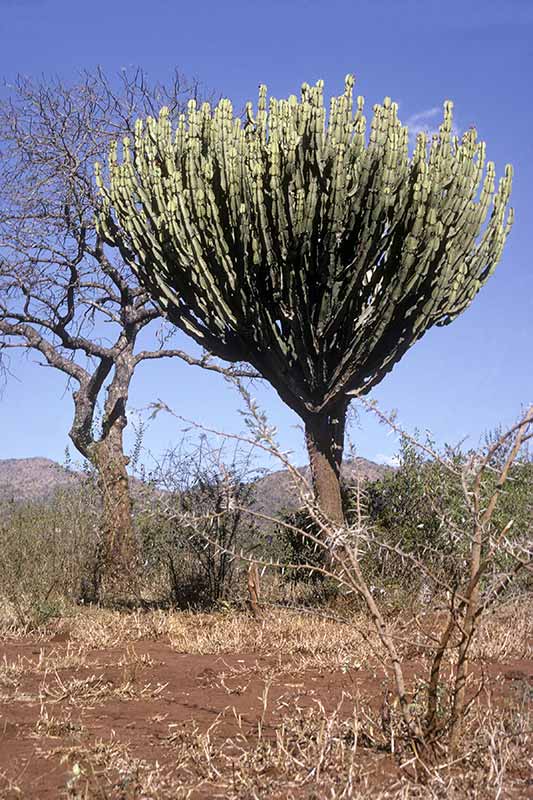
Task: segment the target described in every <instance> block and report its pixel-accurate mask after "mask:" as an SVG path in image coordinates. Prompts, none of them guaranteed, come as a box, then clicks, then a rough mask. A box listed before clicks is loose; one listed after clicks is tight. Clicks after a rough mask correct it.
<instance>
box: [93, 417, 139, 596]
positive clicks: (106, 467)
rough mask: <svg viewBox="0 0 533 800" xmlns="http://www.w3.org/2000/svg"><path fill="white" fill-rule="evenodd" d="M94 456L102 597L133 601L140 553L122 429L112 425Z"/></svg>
mask: <svg viewBox="0 0 533 800" xmlns="http://www.w3.org/2000/svg"><path fill="white" fill-rule="evenodd" d="M91 455H92V459H91V460H92V462H93V464H94V466H95V468H96V470H97V472H98V483H99V487H100V491H101V495H102V525H101V535H102V545H101V552H100V554H99V573H100V575H99V577H100V594H101V596H102V597H103V598H106V599H120V600H127V599H131V598H132V597H133V596H134V595H135V594H136V589H137V580H136V576H137V556H138V553H137V545H136V540H135V531H134V527H133V519H132V506H131V496H130V490H129V482H128V473H127V470H126V466H127V464H128V460H129V459H128V458H127V456H125V455H124V450H123V442H122V428H121V427H120V426H118V425H116V426H112V427H111V428H110V429H109V430H108V432H107V434H106V435H105V437H104V438H102V439H101V440H100V441H98V442H95V444H94V445H93V446H92V448H91Z"/></svg>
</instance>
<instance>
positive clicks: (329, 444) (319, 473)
mask: <svg viewBox="0 0 533 800" xmlns="http://www.w3.org/2000/svg"><path fill="white" fill-rule="evenodd" d="M347 409H348V403H347V402H343V403H341V404H340V405H339V406H337V408H335V409H333V410H330V411H327V412H325V413H322V414H313V415H309V416H308V417H307V418H306V419H305V420H304V422H305V440H306V444H307V450H308V453H309V462H310V465H311V476H312V480H313V489H314V491H315V497H316V500H317V502H318V505H319V506H320V509H321V511H322V513H323V514H325V515H326V516H327V517H328V518H329V519H330V520H331V521H332V522H333V523H336V524H338V525H342V524H343V523H344V511H343V508H342V496H341V484H340V475H341V463H342V453H343V450H344V429H345V424H346V411H347Z"/></svg>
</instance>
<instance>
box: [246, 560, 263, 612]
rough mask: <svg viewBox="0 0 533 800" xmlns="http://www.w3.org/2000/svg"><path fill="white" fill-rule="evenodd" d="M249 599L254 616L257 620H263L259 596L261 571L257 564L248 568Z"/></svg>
mask: <svg viewBox="0 0 533 800" xmlns="http://www.w3.org/2000/svg"><path fill="white" fill-rule="evenodd" d="M247 585H248V598H249V605H250V610H251V612H252V614H253V615H254V617H255V619H261V617H262V616H263V614H262V611H261V606H260V603H259V601H260V594H259V570H258V569H257V564H250V566H249V568H248V584H247Z"/></svg>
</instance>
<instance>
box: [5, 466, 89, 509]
mask: <svg viewBox="0 0 533 800" xmlns="http://www.w3.org/2000/svg"><path fill="white" fill-rule="evenodd" d="M79 479H80V476H79V475H78V474H77V473H75V472H72V471H71V470H67V469H65V467H62V466H61V464H58V463H57V462H56V461H52V460H51V459H49V458H0V500H14V501H15V502H19V501H24V500H44V499H46V498H48V497H51V496H52V495H53V494H54V492H55V491H56V489H59V488H63V487H68V486H74V485H75V484H76V483H77V482H78V481H79Z"/></svg>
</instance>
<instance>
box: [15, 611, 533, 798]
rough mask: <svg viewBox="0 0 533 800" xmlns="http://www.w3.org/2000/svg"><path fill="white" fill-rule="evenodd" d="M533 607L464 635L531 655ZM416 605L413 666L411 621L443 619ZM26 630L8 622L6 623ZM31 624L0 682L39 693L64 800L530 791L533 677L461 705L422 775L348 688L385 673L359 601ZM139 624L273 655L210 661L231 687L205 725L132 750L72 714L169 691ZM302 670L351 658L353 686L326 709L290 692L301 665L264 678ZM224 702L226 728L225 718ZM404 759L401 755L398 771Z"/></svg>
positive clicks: (47, 748) (46, 742) (93, 614)
mask: <svg viewBox="0 0 533 800" xmlns="http://www.w3.org/2000/svg"><path fill="white" fill-rule="evenodd" d="M532 610H533V609H532V606H531V604H530V603H528V602H525V601H521V602H520V603H516V604H509V605H507V606H506V607H503V608H502V609H500V611H498V613H495V614H493V615H491V616H489V617H487V618H486V620H485V621H484V622H483V625H482V626H481V627H480V632H479V636H478V639H477V640H476V643H475V645H474V647H475V656H476V660H477V661H487V660H489V661H490V660H493V659H494V660H497V661H499V662H500V663H501V662H503V663H505V662H506V661H512V660H513V659H519V658H524V656H525V657H531V637H532V627H531V625H532V623H531V619H532V617H533V615H532V614H531V611H532ZM420 619H421V627H420V629H418V628H413V627H412V626H411V627H410V628H408V627H407V626H406V624H405V617H403V616H402V615H400V616H399V617H398V618H397V620H396V622H395V625H394V630H395V632H396V635H397V636H398V640H399V641H400V643H401V641H402V639H403V640H405V641H404V644H403V645H402V653H403V654H404V655H405V656H406V657H408V656H410V657H416V659H417V663H418V664H419V666H421V667H422V668H423V667H424V665H425V663H426V659H425V655H424V642H425V641H426V643H427V639H426V638H425V635H424V634H423V633H421V631H424V630H425V631H426V632H431V631H432V630H433V628H434V627H435V626H436V625H437V624H441V621H440V618H439V617H438V616H435V615H433V617H432V616H431V615H426V616H421V618H420ZM432 626H433V627H432ZM67 633H68V635H69V637H70V638H69V640H68V641H67V642H65V643H64V644H61V645H55V644H54V645H53V646H48V645H44V644H42V642H44V639H45V638H48V639H49V638H50V637H51V636H52V635H54V634H64V635H66V634H67ZM20 635H21V633H20V631H16V630H15V631H14V636H15V637H19V636H20ZM32 636H35V637H36V638H35V641H36V642H37V643H38V645H39V650H38V652H37V653H35V654H34V655H32V656H31V657H26V656H18V657H17V658H13V659H11V660H8V659H6V658H4V659H3V661H2V662H0V694H2V697H3V698H4V699H9V700H10V701H11V702H13V701H20V702H22V703H30V702H31V703H36V704H40V713H39V717H38V719H37V721H36V722H35V724H33V727H32V728H31V731H30V733H29V736H30V737H31V738H32V739H34V740H36V741H37V742H38V744H39V752H40V754H41V755H44V756H46V758H48V759H62V760H63V763H64V765H65V766H66V767H67V768H68V778H67V779H66V783H65V787H64V793H63V796H65V797H67V798H71V800H81V798H84V800H91V798H99V800H151V799H152V798H153V800H159V799H160V800H167V798H168V800H170V799H171V798H172V799H173V800H181V799H182V798H183V800H184V799H185V798H191V800H196V799H197V798H198V799H199V798H228V799H229V800H254V798H258V800H263V799H264V800H267V798H271V799H272V800H276V799H277V798H280V800H281V798H283V800H303V798H306V799H307V800H311V798H315V800H319V799H320V800H322V798H324V800H362V799H363V798H374V799H375V800H388V799H389V798H391V799H392V798H394V799H395V800H448V798H450V799H451V800H464V798H471V799H472V800H504V798H508V799H509V800H515V798H516V800H519V799H521V798H524V797H525V796H527V795H526V793H525V792H526V789H527V787H526V784H525V780H526V777H525V776H526V775H527V774H528V772H529V773H530V772H531V767H532V766H533V751H532V748H531V743H530V737H529V731H530V729H531V724H532V721H531V718H530V714H529V712H528V708H527V704H528V701H529V700H530V699H531V698H530V694H531V689H530V688H529V687H528V686H527V685H526V684H525V683H524V686H523V687H522V688H523V691H522V689H520V691H517V692H516V693H515V695H514V696H513V697H511V698H510V697H509V696H507V697H506V700H505V704H504V705H503V706H502V704H501V702H500V703H499V705H498V703H497V702H496V700H494V702H493V700H492V698H491V697H488V698H487V696H486V695H483V697H480V702H479V703H478V704H476V705H475V707H474V708H473V710H472V713H471V714H470V717H469V718H468V723H467V726H466V729H465V731H464V733H463V739H462V742H461V746H460V750H459V757H458V758H457V759H456V760H455V761H454V763H451V764H441V765H440V766H439V767H438V768H435V769H432V770H430V771H428V774H427V776H426V782H425V784H424V785H421V784H420V783H415V782H413V780H412V774H411V765H410V763H409V762H410V756H409V753H407V752H404V751H402V747H401V742H400V744H399V743H398V741H399V737H398V733H399V731H398V728H396V729H394V725H392V726H390V727H389V729H387V730H384V728H383V720H382V719H381V718H380V715H379V710H376V709H374V711H372V710H371V709H370V708H369V706H368V704H366V705H365V702H366V701H365V702H363V700H362V699H361V698H359V697H358V694H357V691H358V690H357V680H358V679H357V673H358V671H359V670H369V669H370V670H374V671H375V673H376V675H379V678H380V680H381V679H382V677H383V671H382V669H381V667H380V663H381V660H382V655H383V654H382V651H381V649H380V647H379V646H378V644H377V637H376V634H375V633H374V632H373V629H372V626H371V624H370V622H369V621H368V619H367V618H366V617H365V616H364V615H363V614H356V615H354V617H353V622H352V624H342V623H340V622H335V621H333V620H330V619H324V618H320V617H311V618H310V617H309V616H308V615H296V614H294V613H290V612H288V611H282V610H280V611H275V612H272V613H270V614H268V615H267V616H266V618H265V619H264V621H262V622H256V621H254V620H252V619H250V617H248V616H247V615H245V614H241V613H235V614H232V613H218V614H192V613H185V612H182V613H172V612H167V611H149V612H131V613H120V612H114V611H107V610H98V609H82V610H78V611H77V613H76V614H75V615H72V616H70V617H68V618H65V619H62V620H59V621H57V620H56V621H53V622H50V623H48V625H47V626H46V627H43V628H42V629H41V630H39V632H38V633H37V634H36V633H35V632H34V633H33V634H32ZM144 640H147V641H152V642H153V641H158V640H159V641H161V642H163V643H166V644H170V646H171V647H172V648H173V649H174V650H176V651H178V652H180V653H182V652H183V653H190V654H199V655H209V654H213V655H223V654H236V653H238V654H242V655H247V654H248V655H257V656H261V657H268V658H267V660H266V661H263V662H262V663H261V664H259V663H258V662H255V663H252V662H251V661H250V659H243V661H242V663H241V664H240V663H239V662H237V663H235V660H234V659H233V663H232V665H228V668H227V669H224V671H222V672H220V671H219V672H217V673H216V675H215V676H214V678H213V680H215V681H216V683H217V684H218V686H219V687H220V688H221V689H223V690H224V691H225V692H226V694H227V696H228V701H227V702H228V710H227V711H226V712H225V714H224V715H221V716H220V717H219V718H218V719H217V720H216V722H215V723H214V724H213V725H211V727H210V728H209V729H208V730H207V731H206V730H205V728H201V727H200V726H195V725H194V724H191V723H184V724H181V723H180V725H175V724H173V723H166V722H165V723H164V724H165V725H167V724H168V728H167V734H166V737H165V739H164V742H163V744H162V749H163V751H164V754H165V758H164V759H163V758H160V759H159V762H157V761H155V760H154V761H153V762H151V761H150V759H149V758H147V757H143V758H141V757H139V753H138V752H137V751H136V749H135V747H134V746H132V745H131V744H130V743H128V741H123V740H120V739H118V738H116V737H113V736H111V737H110V738H109V739H98V740H94V739H93V738H92V736H91V735H90V734H89V732H88V730H87V728H86V727H85V725H86V724H87V722H86V720H85V719H84V723H82V721H81V718H83V714H84V713H85V710H86V709H90V708H93V707H97V708H98V707H103V708H105V703H106V702H109V701H119V702H124V703H127V702H131V701H133V702H134V701H135V700H141V699H142V700H151V699H152V700H154V701H157V700H159V699H161V698H163V697H164V696H165V684H158V683H151V682H150V670H151V669H152V668H153V667H154V666H155V665H156V664H157V662H156V661H155V660H154V658H153V657H152V656H150V655H148V654H146V653H144V652H141V653H139V652H137V650H136V644H137V643H139V642H142V641H144ZM103 649H105V650H107V651H108V653H107V656H106V664H105V666H106V667H107V668H109V667H113V670H114V672H113V673H112V674H113V675H115V674H116V678H115V679H113V680H110V679H109V675H108V676H107V677H106V676H104V675H103V673H102V671H101V670H99V668H98V666H99V665H98V662H99V661H101V660H102V655H101V654H100V653H98V650H103ZM115 651H116V652H115ZM101 666H103V664H102V665H101ZM306 670H320V671H326V670H331V671H332V672H333V671H336V672H337V673H338V672H339V671H342V672H344V673H345V674H346V676H347V681H346V686H347V687H348V689H349V690H350V691H351V696H348V695H346V696H345V697H344V704H343V705H342V708H341V706H340V705H339V706H338V707H337V708H334V709H333V710H332V709H331V708H329V709H326V708H325V707H324V705H322V704H321V703H320V702H318V701H313V702H311V704H310V706H309V705H308V706H306V707H299V706H298V705H297V704H295V703H294V702H293V700H292V699H291V697H294V696H295V695H296V694H298V691H299V687H300V686H301V685H302V684H299V683H298V682H297V681H296V679H293V682H290V683H285V690H284V693H283V694H282V695H279V693H275V692H272V698H271V696H270V694H269V687H270V681H272V680H274V679H279V680H285V681H290V680H291V679H290V678H288V675H289V674H290V673H294V674H295V675H296V676H298V675H303V673H304V672H305V671H306ZM367 675H368V673H367ZM28 676H31V677H32V680H33V686H34V690H33V691H31V692H27V691H25V690H24V685H25V684H24V681H25V679H26V678H27V677H28ZM350 676H352V678H353V680H350ZM257 679H260V680H261V681H263V682H264V686H265V689H264V699H263V711H264V713H263V714H262V715H260V717H261V718H260V719H259V720H258V722H257V724H255V726H254V725H251V724H250V722H249V721H248V723H246V724H245V723H242V720H240V719H239V718H238V716H235V712H233V711H232V710H231V704H232V702H235V700H234V699H233V697H234V696H238V695H240V694H243V693H245V692H246V691H247V689H248V688H249V686H250V683H251V681H253V680H257ZM35 686H38V690H35ZM518 688H520V687H518ZM497 689H498V687H497V686H496V690H497ZM481 701H482V702H481ZM38 707H39V706H38ZM347 709H348V711H347ZM103 713H105V712H103ZM232 714H233V715H234V717H233V728H232V730H233V732H232V733H231V734H228V733H227V731H228V726H227V722H228V715H232ZM75 715H79V716H80V719H77V718H76V716H75ZM101 718H102V719H103V718H104V716H102V717H101ZM163 719H164V718H163V716H161V717H160V721H161V720H163ZM397 724H398V725H399V724H400V723H397ZM235 731H236V732H235ZM50 740H52V741H50ZM392 740H394V741H392ZM391 743H392V744H393V748H392V749H393V750H394V753H393V754H392V755H391V753H390V749H391ZM146 752H147V750H146V749H145V750H144V751H143V755H144V754H145V753H146ZM398 764H403V767H401V768H400V770H399V772H398ZM398 775H400V777H398ZM387 776H388V777H387ZM25 796H27V795H24V794H23V793H22V790H20V788H19V787H18V779H17V776H16V775H9V774H2V773H0V798H1V799H2V800H3V799H4V798H9V799H10V800H11V798H16V797H25Z"/></svg>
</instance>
